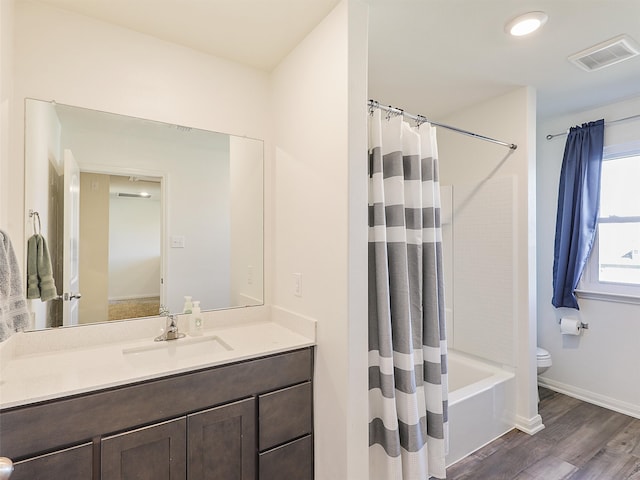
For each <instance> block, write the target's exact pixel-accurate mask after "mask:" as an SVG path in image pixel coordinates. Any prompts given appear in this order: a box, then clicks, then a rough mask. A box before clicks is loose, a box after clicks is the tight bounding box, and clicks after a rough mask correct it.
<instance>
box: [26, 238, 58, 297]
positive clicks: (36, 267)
mask: <svg viewBox="0 0 640 480" xmlns="http://www.w3.org/2000/svg"><path fill="white" fill-rule="evenodd" d="M57 297H58V292H57V291H56V285H55V282H54V280H53V269H52V268H51V256H50V255H49V249H48V248H47V242H46V241H45V239H44V237H43V236H42V235H33V236H32V237H31V238H29V241H28V242H27V298H31V299H32V298H39V299H40V300H42V301H43V302H47V301H49V300H53V299H54V298H57Z"/></svg>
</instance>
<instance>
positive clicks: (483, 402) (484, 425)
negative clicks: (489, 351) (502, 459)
mask: <svg viewBox="0 0 640 480" xmlns="http://www.w3.org/2000/svg"><path fill="white" fill-rule="evenodd" d="M448 359H449V362H448V372H449V454H448V455H447V466H449V465H451V464H453V463H455V462H457V461H458V460H461V459H462V458H464V457H466V456H467V455H469V454H471V453H473V452H475V451H476V450H478V449H479V448H481V447H483V446H484V445H486V444H487V443H489V442H491V441H493V440H495V439H496V438H498V437H499V436H501V435H503V434H505V433H506V432H508V431H509V430H511V429H512V428H514V426H515V375H514V374H513V372H510V371H507V370H503V369H501V368H499V367H496V366H494V365H491V364H488V363H484V362H482V361H480V360H477V359H475V358H472V357H469V356H466V355H464V354H462V353H459V352H456V351H451V350H450V351H449V357H448Z"/></svg>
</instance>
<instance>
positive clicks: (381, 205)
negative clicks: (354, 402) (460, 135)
mask: <svg viewBox="0 0 640 480" xmlns="http://www.w3.org/2000/svg"><path fill="white" fill-rule="evenodd" d="M441 237H442V235H441V228H440V190H439V183H438V160H437V145H436V137H435V128H434V127H432V126H431V125H429V124H427V123H424V124H422V125H420V127H419V128H411V127H410V126H409V124H407V123H406V122H404V121H403V118H402V117H401V116H393V117H391V118H385V119H383V118H382V113H381V111H380V110H379V109H374V110H373V112H372V114H371V117H370V123H369V459H370V460H369V463H370V478H371V479H375V480H378V479H379V480H427V479H429V478H430V477H434V478H445V476H446V475H445V455H446V451H447V441H448V435H447V427H448V423H447V373H446V372H447V368H446V365H447V346H446V337H445V316H444V288H443V284H444V281H443V273H442V239H441Z"/></svg>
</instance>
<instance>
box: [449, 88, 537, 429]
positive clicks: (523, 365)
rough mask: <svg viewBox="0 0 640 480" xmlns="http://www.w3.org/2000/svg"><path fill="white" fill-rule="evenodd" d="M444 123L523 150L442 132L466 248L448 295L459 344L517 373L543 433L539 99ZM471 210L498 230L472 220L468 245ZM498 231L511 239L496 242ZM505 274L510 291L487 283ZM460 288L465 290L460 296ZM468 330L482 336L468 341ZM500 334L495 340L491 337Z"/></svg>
mask: <svg viewBox="0 0 640 480" xmlns="http://www.w3.org/2000/svg"><path fill="white" fill-rule="evenodd" d="M443 123H446V124H450V125H455V126H457V127H459V128H463V129H466V130H470V131H473V132H477V133H481V134H483V135H486V136H489V137H493V138H497V139H499V140H502V141H506V142H510V143H515V144H517V145H518V148H517V150H515V151H513V152H511V151H509V150H508V149H507V148H506V147H502V146H498V145H494V144H491V143H487V142H482V141H479V140H477V139H473V138H469V137H465V136H462V135H460V134H457V133H454V132H451V131H449V130H446V129H444V128H439V129H438V147H439V157H440V181H441V183H442V184H443V185H453V192H454V194H453V196H454V200H455V201H454V206H453V216H454V221H453V230H454V234H453V238H454V242H455V241H456V240H458V241H459V243H463V245H462V246H460V245H458V246H454V258H453V263H454V275H456V274H457V277H458V278H454V279H453V285H454V291H453V292H447V295H449V294H451V295H453V296H454V300H453V308H454V311H453V323H454V325H453V332H454V337H453V345H454V348H460V349H461V350H463V351H467V352H468V353H471V354H473V355H476V356H479V357H482V358H486V359H489V360H492V361H494V362H497V363H501V364H504V365H508V366H512V367H515V372H516V412H515V413H516V425H517V426H518V428H520V429H521V430H523V431H526V432H534V431H536V430H537V429H539V428H541V424H540V417H539V415H538V411H537V402H536V383H535V382H536V375H535V358H536V357H535V346H536V331H535V318H536V317H535V307H536V299H535V275H536V272H535V267H536V264H535V228H536V227H535V202H534V194H535V167H534V165H535V142H534V138H535V92H534V91H533V90H532V89H530V88H526V87H523V88H518V89H515V90H514V91H512V92H511V93H508V94H506V95H502V96H499V97H496V98H493V99H491V100H488V101H486V102H482V103H480V104H478V105H476V106H474V107H472V108H469V109H466V110H464V111H461V112H458V113H456V114H453V115H451V116H449V117H447V118H446V119H443ZM456 192H458V194H456ZM469 208H473V209H474V214H480V212H482V214H483V215H486V222H482V221H481V222H480V225H483V224H484V225H492V226H491V227H488V228H489V230H493V231H492V232H487V231H483V230H481V228H482V227H481V226H479V225H476V226H475V227H473V224H474V222H475V220H474V221H471V220H473V219H469V218H466V221H467V224H468V226H469V227H470V228H471V227H473V228H471V229H470V230H468V238H461V237H460V233H458V234H456V232H455V230H456V216H458V217H463V215H464V213H465V212H464V210H465V209H469ZM480 220H482V219H480ZM498 229H502V231H503V232H504V236H505V237H509V238H507V239H505V238H497V237H496V238H493V236H492V233H494V232H497V231H498ZM474 231H475V233H473V232H474ZM460 248H466V249H467V250H468V251H467V252H466V253H468V255H467V257H466V258H467V260H468V262H469V264H468V265H465V264H460V262H459V260H458V261H457V260H456V258H455V252H456V249H457V251H458V253H461V250H460ZM474 249H475V250H474ZM462 253H464V252H462ZM498 267H499V268H500V270H501V271H503V272H504V275H505V276H507V277H508V280H509V281H508V285H506V284H505V288H500V285H501V283H502V279H501V278H493V280H490V281H487V278H489V279H491V278H492V277H491V275H494V276H495V274H496V272H495V271H494V270H497V269H498ZM492 268H493V269H494V270H491V269H492ZM456 286H460V287H462V288H461V291H460V292H458V291H457V290H456ZM506 287H508V288H506ZM478 290H479V291H481V292H482V294H481V295H477V291H478ZM505 305H506V307H507V308H506V309H505V308H503V307H504V306H505ZM456 309H457V310H459V311H456ZM468 329H473V330H474V332H475V333H474V335H471V336H470V335H468V334H467V331H466V330H468ZM492 329H493V333H492V334H491V335H489V336H487V335H485V334H484V333H485V330H486V331H489V332H491V331H492ZM500 345H502V348H500ZM496 349H498V350H499V351H496Z"/></svg>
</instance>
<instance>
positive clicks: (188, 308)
mask: <svg viewBox="0 0 640 480" xmlns="http://www.w3.org/2000/svg"><path fill="white" fill-rule="evenodd" d="M192 311H193V303H192V302H191V297H190V296H189V295H185V297H184V307H182V313H191V312H192Z"/></svg>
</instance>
